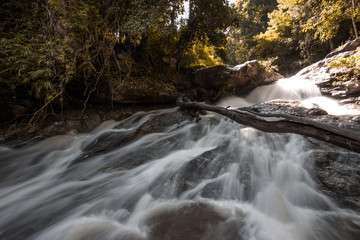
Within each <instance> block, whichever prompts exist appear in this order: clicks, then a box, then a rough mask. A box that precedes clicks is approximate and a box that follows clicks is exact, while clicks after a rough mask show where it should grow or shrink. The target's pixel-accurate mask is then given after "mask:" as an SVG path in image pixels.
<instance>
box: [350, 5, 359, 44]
mask: <svg viewBox="0 0 360 240" xmlns="http://www.w3.org/2000/svg"><path fill="white" fill-rule="evenodd" d="M352 10H353V13H355V0H352ZM351 21H352V24H353V27H354V33H355V38H358V37H359V35H358V31H357V27H356V19H355V17H354V15H352V16H351Z"/></svg>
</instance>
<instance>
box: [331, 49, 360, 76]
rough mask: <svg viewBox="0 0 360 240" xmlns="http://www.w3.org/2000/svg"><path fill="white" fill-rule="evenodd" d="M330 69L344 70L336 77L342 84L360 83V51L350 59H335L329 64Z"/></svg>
mask: <svg viewBox="0 0 360 240" xmlns="http://www.w3.org/2000/svg"><path fill="white" fill-rule="evenodd" d="M328 65H329V66H330V67H333V68H338V69H342V71H341V74H338V75H337V76H336V78H337V80H338V81H340V82H345V81H354V82H360V50H358V51H356V53H355V54H353V55H351V56H348V57H338V58H335V59H334V60H333V61H331V62H330V63H329V64H328Z"/></svg>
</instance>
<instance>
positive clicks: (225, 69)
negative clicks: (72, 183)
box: [194, 60, 282, 97]
mask: <svg viewBox="0 0 360 240" xmlns="http://www.w3.org/2000/svg"><path fill="white" fill-rule="evenodd" d="M280 78H282V76H281V75H280V74H278V73H276V72H273V71H267V70H266V69H265V68H264V67H263V66H262V65H261V64H260V63H259V62H258V61H256V60H254V61H248V62H245V63H244V64H241V65H237V66H229V65H218V66H214V67H209V68H205V69H202V70H199V71H198V72H197V73H196V74H195V80H194V83H195V85H196V86H198V87H200V88H202V89H205V90H207V91H208V94H209V95H211V96H212V97H214V96H213V95H219V94H220V95H221V97H224V96H226V95H231V94H232V95H233V94H236V95H241V94H246V93H248V92H249V91H251V90H252V89H254V88H256V87H257V86H261V85H266V84H270V83H273V82H275V81H277V80H278V79H280Z"/></svg>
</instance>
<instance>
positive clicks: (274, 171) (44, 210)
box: [0, 78, 360, 240]
mask: <svg viewBox="0 0 360 240" xmlns="http://www.w3.org/2000/svg"><path fill="white" fill-rule="evenodd" d="M277 98H281V99H290V100H301V101H302V104H303V105H304V106H306V105H309V104H310V105H311V104H314V103H316V104H317V105H319V106H321V107H322V108H324V109H325V110H327V111H328V112H329V113H331V114H339V115H340V114H358V112H354V111H353V110H349V109H346V108H344V107H342V106H341V105H340V104H338V103H337V102H336V101H334V100H331V99H328V98H325V97H322V96H320V92H319V91H318V89H317V88H316V86H315V85H313V84H312V83H310V82H309V81H305V80H302V79H296V78H293V79H284V80H280V81H279V82H278V83H275V84H273V85H270V86H264V87H260V88H258V89H255V90H254V91H253V92H252V93H250V94H249V95H248V96H247V97H246V98H238V97H232V98H227V99H224V100H222V101H221V102H219V105H223V106H225V105H226V106H230V107H242V106H246V105H251V104H253V103H259V102H263V101H268V100H271V99H277ZM171 115H174V116H175V117H173V118H174V119H176V121H170V120H167V116H171ZM178 116H181V115H179V112H178V109H177V108H172V109H164V110H156V111H151V112H147V113H144V112H139V113H136V114H134V115H133V116H131V117H130V118H128V119H125V120H123V121H120V122H113V121H109V122H105V123H103V124H102V125H101V126H99V127H98V128H97V129H95V130H94V131H92V132H90V133H86V134H78V135H63V136H55V137H52V138H49V139H46V140H43V141H41V142H36V143H29V144H26V145H24V146H22V147H20V148H13V147H11V146H4V145H3V146H0V180H1V181H0V239H11V240H12V239H39V240H40V239H43V240H48V239H52V240H80V239H81V240H85V239H86V240H90V239H94V240H95V239H124V240H145V239H149V240H155V239H171V240H177V239H187V240H191V239H194V240H195V239H197V240H198V239H214V240H215V239H219V240H220V239H221V240H230V239H231V240H234V239H239V240H240V239H244V240H281V239H283V240H290V239H294V240H312V239H314V240H315V239H332V240H334V239H339V240H340V239H346V240H357V239H360V215H359V213H358V212H354V211H351V210H348V209H343V208H340V207H339V206H337V205H336V203H335V202H333V201H332V200H331V199H329V198H328V197H326V196H325V195H323V194H322V193H321V192H320V191H318V190H317V189H316V188H315V183H314V180H313V179H312V177H311V174H310V171H311V169H312V165H313V161H312V159H311V157H310V156H311V153H312V151H313V149H311V147H310V146H309V143H308V140H306V139H305V138H304V137H301V136H299V135H294V134H269V133H263V132H260V131H257V130H255V129H253V128H250V127H247V126H242V125H239V124H237V123H235V122H232V121H231V120H229V119H227V118H225V117H222V116H220V115H218V114H214V113H208V114H207V115H206V116H203V117H202V119H201V121H200V122H199V123H196V122H195V121H194V120H189V119H187V118H181V117H178ZM154 119H157V120H156V121H155V122H158V121H161V122H162V123H164V122H165V123H167V124H168V125H165V126H162V127H161V128H156V127H155V128H154V126H153V125H154ZM154 129H155V130H154Z"/></svg>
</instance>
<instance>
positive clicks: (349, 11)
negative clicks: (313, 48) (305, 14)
mask: <svg viewBox="0 0 360 240" xmlns="http://www.w3.org/2000/svg"><path fill="white" fill-rule="evenodd" d="M356 6H357V7H356ZM317 13H318V14H314V15H313V16H312V17H311V18H310V19H309V20H308V21H307V22H306V25H305V27H304V30H305V31H306V30H310V29H314V30H315V36H314V37H315V38H318V39H320V40H321V41H327V40H330V39H332V38H334V37H336V35H337V34H338V30H339V27H340V25H341V23H342V22H344V21H346V20H351V21H352V28H353V35H354V36H355V37H357V28H356V21H359V20H360V14H359V13H360V7H359V1H358V0H345V1H344V0H322V1H321V4H320V8H319V11H318V12H317Z"/></svg>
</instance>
